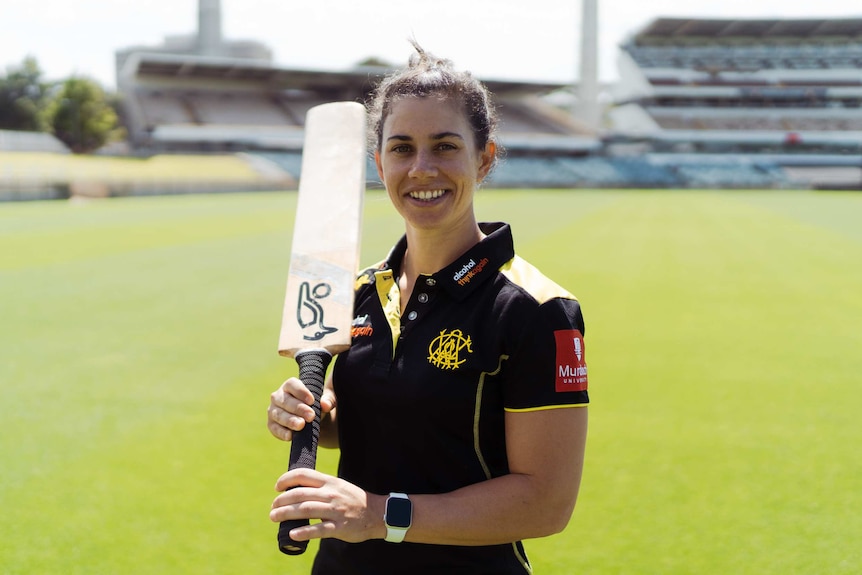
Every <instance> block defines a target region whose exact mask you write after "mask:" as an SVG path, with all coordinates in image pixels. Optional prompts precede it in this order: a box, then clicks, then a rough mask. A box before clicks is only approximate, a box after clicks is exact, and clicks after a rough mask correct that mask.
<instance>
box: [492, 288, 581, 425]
mask: <svg viewBox="0 0 862 575" xmlns="http://www.w3.org/2000/svg"><path fill="white" fill-rule="evenodd" d="M530 316H531V317H530V319H529V320H528V321H527V322H526V324H525V326H524V329H523V330H522V331H521V333H520V336H519V341H518V342H517V344H516V346H515V347H514V349H513V351H512V353H511V354H510V355H509V358H508V359H507V360H506V362H505V364H504V368H503V373H502V374H501V375H503V386H504V387H503V390H504V391H503V393H504V399H503V401H504V407H505V409H506V410H507V411H538V410H543V409H554V408H559V407H578V406H585V405H587V404H588V403H589V395H588V392H587V387H588V386H587V362H586V347H585V344H584V318H583V315H582V313H581V307H580V304H579V303H578V302H577V300H574V299H568V298H553V299H550V300H548V301H546V302H544V303H542V304H541V305H539V306H538V307H537V308H536V309H535V310H533V313H532V314H530Z"/></svg>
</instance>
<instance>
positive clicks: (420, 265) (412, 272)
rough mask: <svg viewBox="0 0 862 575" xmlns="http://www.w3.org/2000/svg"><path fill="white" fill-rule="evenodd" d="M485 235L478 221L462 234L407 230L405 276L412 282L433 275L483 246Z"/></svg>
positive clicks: (402, 271)
mask: <svg viewBox="0 0 862 575" xmlns="http://www.w3.org/2000/svg"><path fill="white" fill-rule="evenodd" d="M483 237H485V234H483V233H482V231H481V230H480V229H479V225H478V224H477V223H476V221H475V220H473V221H471V222H470V223H469V225H466V224H465V225H464V226H462V227H461V229H460V230H458V231H453V230H447V231H441V230H423V229H416V228H411V227H410V226H408V227H407V246H408V247H407V254H406V255H405V256H404V262H403V263H402V269H401V273H402V275H404V276H407V277H408V278H410V279H415V278H417V277H419V274H433V273H435V272H437V271H439V270H441V269H443V268H444V267H446V266H448V265H449V264H451V263H452V262H453V261H454V260H455V258H457V257H458V256H460V255H461V254H463V253H464V252H466V251H467V250H469V249H470V248H472V247H473V246H475V245H476V244H477V243H479V242H480V241H481V240H482V238H483Z"/></svg>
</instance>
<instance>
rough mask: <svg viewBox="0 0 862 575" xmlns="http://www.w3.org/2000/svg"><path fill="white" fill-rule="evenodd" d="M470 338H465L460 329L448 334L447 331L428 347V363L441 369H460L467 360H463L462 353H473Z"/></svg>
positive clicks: (441, 333) (442, 332)
mask: <svg viewBox="0 0 862 575" xmlns="http://www.w3.org/2000/svg"><path fill="white" fill-rule="evenodd" d="M471 345H472V340H471V339H470V336H469V335H468V336H467V337H464V333H463V332H462V331H461V330H460V329H453V330H452V331H450V332H447V331H446V330H445V329H444V330H443V331H441V332H440V335H438V336H437V337H435V338H434V340H433V341H431V345H429V346H428V361H430V362H431V365H433V366H434V367H439V368H440V369H458V368H459V367H461V364H463V363H464V362H465V361H467V360H466V359H461V353H462V352H463V351H464V350H466V353H473V350H472V349H471Z"/></svg>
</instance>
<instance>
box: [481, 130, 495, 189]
mask: <svg viewBox="0 0 862 575" xmlns="http://www.w3.org/2000/svg"><path fill="white" fill-rule="evenodd" d="M496 157H497V143H496V142H495V141H494V140H488V143H487V144H485V149H484V150H482V154H481V155H480V156H479V178H478V179H479V182H481V181H482V180H484V179H485V176H487V175H488V172H490V171H491V168H493V167H494V160H495V159H496Z"/></svg>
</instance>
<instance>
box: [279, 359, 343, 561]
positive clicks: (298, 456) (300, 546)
mask: <svg viewBox="0 0 862 575" xmlns="http://www.w3.org/2000/svg"><path fill="white" fill-rule="evenodd" d="M330 361H332V354H330V353H329V352H328V351H326V350H325V349H314V350H309V351H302V352H299V353H298V354H296V362H297V363H298V364H299V379H300V381H302V383H304V384H305V387H307V388H308V389H309V391H311V393H312V395H314V404H313V405H312V406H311V408H312V409H313V410H314V421H312V422H311V423H310V424H306V426H305V427H303V428H302V431H295V432H294V433H293V441H292V442H291V446H290V464H289V466H288V470H293V469H303V468H304V469H314V466H315V463H316V462H317V441H318V439H319V438H320V396H321V395H323V382H324V380H325V379H326V368H327V367H328V366H329V362H330ZM304 525H308V519H290V520H287V521H282V522H281V524H280V525H279V526H278V548H279V549H280V550H281V552H282V553H284V554H285V555H301V554H303V553H305V549H306V547H308V541H294V540H293V539H291V538H290V530H291V529H294V528H296V527H302V526H304Z"/></svg>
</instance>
